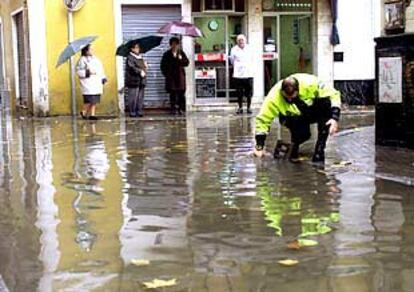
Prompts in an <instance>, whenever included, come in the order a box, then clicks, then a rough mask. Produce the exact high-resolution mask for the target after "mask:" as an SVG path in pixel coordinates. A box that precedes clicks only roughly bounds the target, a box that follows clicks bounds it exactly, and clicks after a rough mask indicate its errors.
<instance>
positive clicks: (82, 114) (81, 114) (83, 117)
mask: <svg viewBox="0 0 414 292" xmlns="http://www.w3.org/2000/svg"><path fill="white" fill-rule="evenodd" d="M80 116H81V117H82V119H84V120H86V118H87V117H86V116H85V114H84V113H83V111H82V112H80Z"/></svg>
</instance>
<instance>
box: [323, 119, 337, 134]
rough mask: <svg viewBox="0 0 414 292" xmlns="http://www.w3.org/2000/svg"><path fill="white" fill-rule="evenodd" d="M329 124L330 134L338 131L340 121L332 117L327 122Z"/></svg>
mask: <svg viewBox="0 0 414 292" xmlns="http://www.w3.org/2000/svg"><path fill="white" fill-rule="evenodd" d="M326 125H327V126H329V135H331V136H332V135H334V134H335V133H336V132H338V122H337V121H335V120H334V119H330V120H329V121H328V122H327V123H326Z"/></svg>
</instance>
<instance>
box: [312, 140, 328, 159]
mask: <svg viewBox="0 0 414 292" xmlns="http://www.w3.org/2000/svg"><path fill="white" fill-rule="evenodd" d="M325 145H326V142H325V141H324V142H320V141H317V142H316V146H315V152H314V153H313V157H312V162H313V163H322V164H323V163H325Z"/></svg>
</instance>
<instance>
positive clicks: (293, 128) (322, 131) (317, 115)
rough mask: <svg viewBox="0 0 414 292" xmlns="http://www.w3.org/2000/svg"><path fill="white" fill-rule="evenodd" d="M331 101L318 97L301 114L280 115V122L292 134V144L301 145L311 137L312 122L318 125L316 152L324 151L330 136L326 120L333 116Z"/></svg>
mask: <svg viewBox="0 0 414 292" xmlns="http://www.w3.org/2000/svg"><path fill="white" fill-rule="evenodd" d="M331 115H332V112H331V101H330V100H329V99H327V98H321V99H316V100H315V102H314V104H313V105H312V106H310V107H307V109H306V110H303V111H302V115H300V116H290V117H284V116H281V117H280V123H281V124H282V125H285V126H286V127H287V128H288V129H289V131H290V134H291V140H292V144H294V145H296V146H299V145H300V144H302V143H304V142H306V141H307V140H309V138H310V137H311V130H310V125H311V124H315V123H316V124H317V125H318V139H317V142H316V145H315V153H324V151H325V146H326V141H327V139H328V136H329V126H327V125H326V122H327V121H328V120H329V119H330V118H331Z"/></svg>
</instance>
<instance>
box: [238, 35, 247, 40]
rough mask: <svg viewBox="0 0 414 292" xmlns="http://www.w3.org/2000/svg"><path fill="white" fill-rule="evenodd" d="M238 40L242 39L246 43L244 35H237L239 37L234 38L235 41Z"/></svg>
mask: <svg viewBox="0 0 414 292" xmlns="http://www.w3.org/2000/svg"><path fill="white" fill-rule="evenodd" d="M240 39H244V41H246V42H247V38H246V36H245V35H244V34H239V35H238V36H237V38H236V41H239V40H240Z"/></svg>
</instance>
